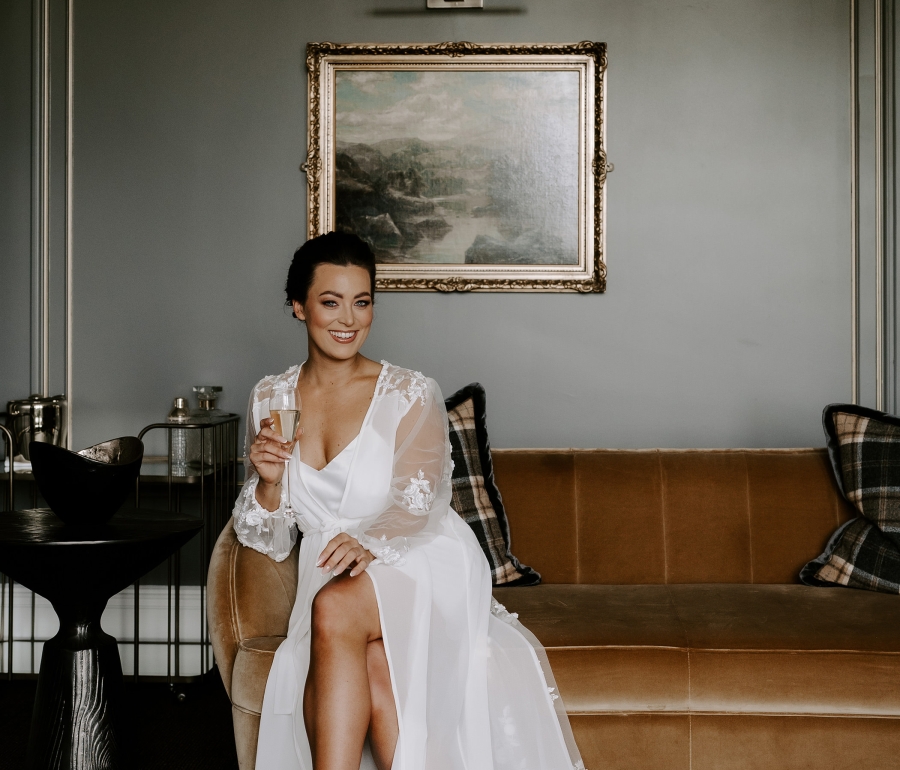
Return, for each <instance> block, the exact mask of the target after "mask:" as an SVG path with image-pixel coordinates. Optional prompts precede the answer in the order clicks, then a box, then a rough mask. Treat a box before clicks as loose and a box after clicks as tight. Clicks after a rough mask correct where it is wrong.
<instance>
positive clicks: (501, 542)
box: [445, 382, 541, 586]
mask: <svg viewBox="0 0 900 770" xmlns="http://www.w3.org/2000/svg"><path fill="white" fill-rule="evenodd" d="M445 405H446V407H447V419H448V421H449V423H450V446H451V457H452V459H453V503H452V505H453V510H455V511H456V512H457V513H458V514H459V515H460V516H461V517H462V519H463V521H465V522H466V524H468V525H469V526H470V527H471V528H472V531H473V532H474V533H475V537H476V538H478V543H479V545H481V549H482V550H483V551H484V555H485V557H486V558H487V560H488V564H489V565H490V568H491V581H492V582H493V584H494V585H495V586H498V585H507V586H509V585H517V586H530V585H536V584H537V583H540V582H541V576H540V574H539V573H537V572H535V571H534V570H533V569H532V568H531V567H527V566H525V565H524V564H521V563H520V562H519V560H518V559H517V558H516V557H515V556H513V554H512V552H511V551H510V534H509V523H508V522H507V520H506V511H505V509H504V508H503V499H502V498H501V497H500V490H498V489H497V485H496V484H495V483H494V466H493V462H492V460H491V443H490V441H489V440H488V434H487V420H486V416H485V395H484V388H483V387H482V386H481V385H480V384H479V383H477V382H473V383H472V384H471V385H467V386H466V387H464V388H462V389H461V390H458V391H457V392H456V393H454V394H453V395H452V396H450V397H449V398H447V399H446V400H445Z"/></svg>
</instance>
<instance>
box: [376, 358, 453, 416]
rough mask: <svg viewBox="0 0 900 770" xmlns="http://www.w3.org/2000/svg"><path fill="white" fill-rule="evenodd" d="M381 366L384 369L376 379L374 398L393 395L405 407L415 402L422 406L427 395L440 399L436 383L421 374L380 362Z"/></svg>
mask: <svg viewBox="0 0 900 770" xmlns="http://www.w3.org/2000/svg"><path fill="white" fill-rule="evenodd" d="M381 364H382V366H383V367H384V368H383V369H382V370H381V375H380V376H379V377H378V385H377V386H376V388H375V395H376V396H391V395H395V396H396V397H399V398H400V399H401V400H402V401H404V402H405V406H406V407H410V406H412V405H413V404H415V403H417V402H418V403H420V404H421V405H422V406H424V405H425V402H426V400H427V398H428V396H429V395H431V396H432V397H438V398H440V389H439V388H438V386H437V383H436V382H435V381H434V380H432V379H431V378H430V377H426V376H425V375H424V374H422V372H417V371H415V370H414V369H404V368H403V367H402V366H394V364H390V363H388V362H387V361H382V362H381Z"/></svg>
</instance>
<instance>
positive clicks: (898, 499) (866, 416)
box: [800, 404, 900, 594]
mask: <svg viewBox="0 0 900 770" xmlns="http://www.w3.org/2000/svg"><path fill="white" fill-rule="evenodd" d="M822 422H823V423H824V425H825V434H826V436H827V437H828V441H827V443H828V455H829V457H830V459H831V465H832V468H833V469H834V474H835V477H836V478H837V481H838V486H839V487H840V488H841V492H842V494H843V495H844V497H845V498H846V499H847V500H848V501H849V502H850V503H851V505H853V507H854V508H856V510H857V511H858V512H859V514H860V516H859V517H858V518H856V519H853V520H851V521H848V522H847V523H845V524H844V525H842V526H841V527H840V528H839V529H838V530H837V531H836V532H835V533H834V535H832V537H831V540H830V541H829V542H828V545H827V546H826V547H825V552H824V553H823V554H822V555H821V556H819V558H817V559H815V560H813V561H811V562H810V563H809V564H807V565H806V566H805V567H804V568H803V569H802V570H801V572H800V580H801V581H802V582H803V583H806V584H808V585H829V584H837V585H843V586H849V587H850V588H864V589H867V590H869V591H882V592H884V593H892V594H896V593H900V419H898V418H897V417H892V416H891V415H888V414H885V413H884V412H878V411H876V410H874V409H867V408H866V407H862V406H855V405H853V404H831V405H830V406H827V407H825V412H824V413H823V415H822Z"/></svg>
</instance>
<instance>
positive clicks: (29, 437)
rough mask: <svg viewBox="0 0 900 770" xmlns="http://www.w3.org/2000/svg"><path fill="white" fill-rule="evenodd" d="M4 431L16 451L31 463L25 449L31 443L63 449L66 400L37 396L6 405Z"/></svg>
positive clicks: (61, 397) (64, 442)
mask: <svg viewBox="0 0 900 770" xmlns="http://www.w3.org/2000/svg"><path fill="white" fill-rule="evenodd" d="M6 413H7V414H8V415H9V417H8V421H9V424H8V425H7V427H8V428H9V429H10V431H11V432H12V434H13V436H14V437H15V440H16V451H17V452H18V453H19V454H20V455H22V456H23V457H24V458H25V459H26V460H30V459H31V455H30V452H29V451H28V445H29V444H30V443H31V442H32V441H39V442H41V443H44V444H55V445H56V446H65V445H66V397H65V396H47V397H44V396H39V395H37V394H35V395H33V396H31V397H30V398H23V399H22V400H20V401H10V402H9V403H8V404H7V405H6Z"/></svg>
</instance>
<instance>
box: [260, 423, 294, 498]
mask: <svg viewBox="0 0 900 770" xmlns="http://www.w3.org/2000/svg"><path fill="white" fill-rule="evenodd" d="M273 422H274V420H273V419H272V418H271V417H267V418H266V419H264V420H262V421H261V422H260V424H259V433H257V434H256V440H255V441H254V442H253V443H252V444H251V445H250V462H251V463H253V467H254V468H256V472H257V473H258V474H259V478H260V482H261V483H260V484H259V486H258V487H257V499H258V500H259V502H260V503H261V504H262V505H264V506H265V507H266V508H267V509H269V510H275V509H276V508H278V504H279V501H280V498H281V489H280V487H281V478H282V476H283V475H284V469H285V462H286V461H287V460H290V459H291V454H290V450H291V449H292V448H293V442H289V441H288V440H287V439H286V438H284V437H283V436H279V435H278V434H277V433H276V432H275V431H274V430H272V423H273ZM300 433H302V431H301V430H298V431H297V435H296V436H295V437H294V440H295V441H296V440H297V438H298V437H299V435H300ZM261 486H265V487H267V488H268V489H265V490H263V489H260V488H259V487H261ZM276 488H277V489H276ZM272 502H274V503H275V505H274V507H272V505H271V503H272Z"/></svg>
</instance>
